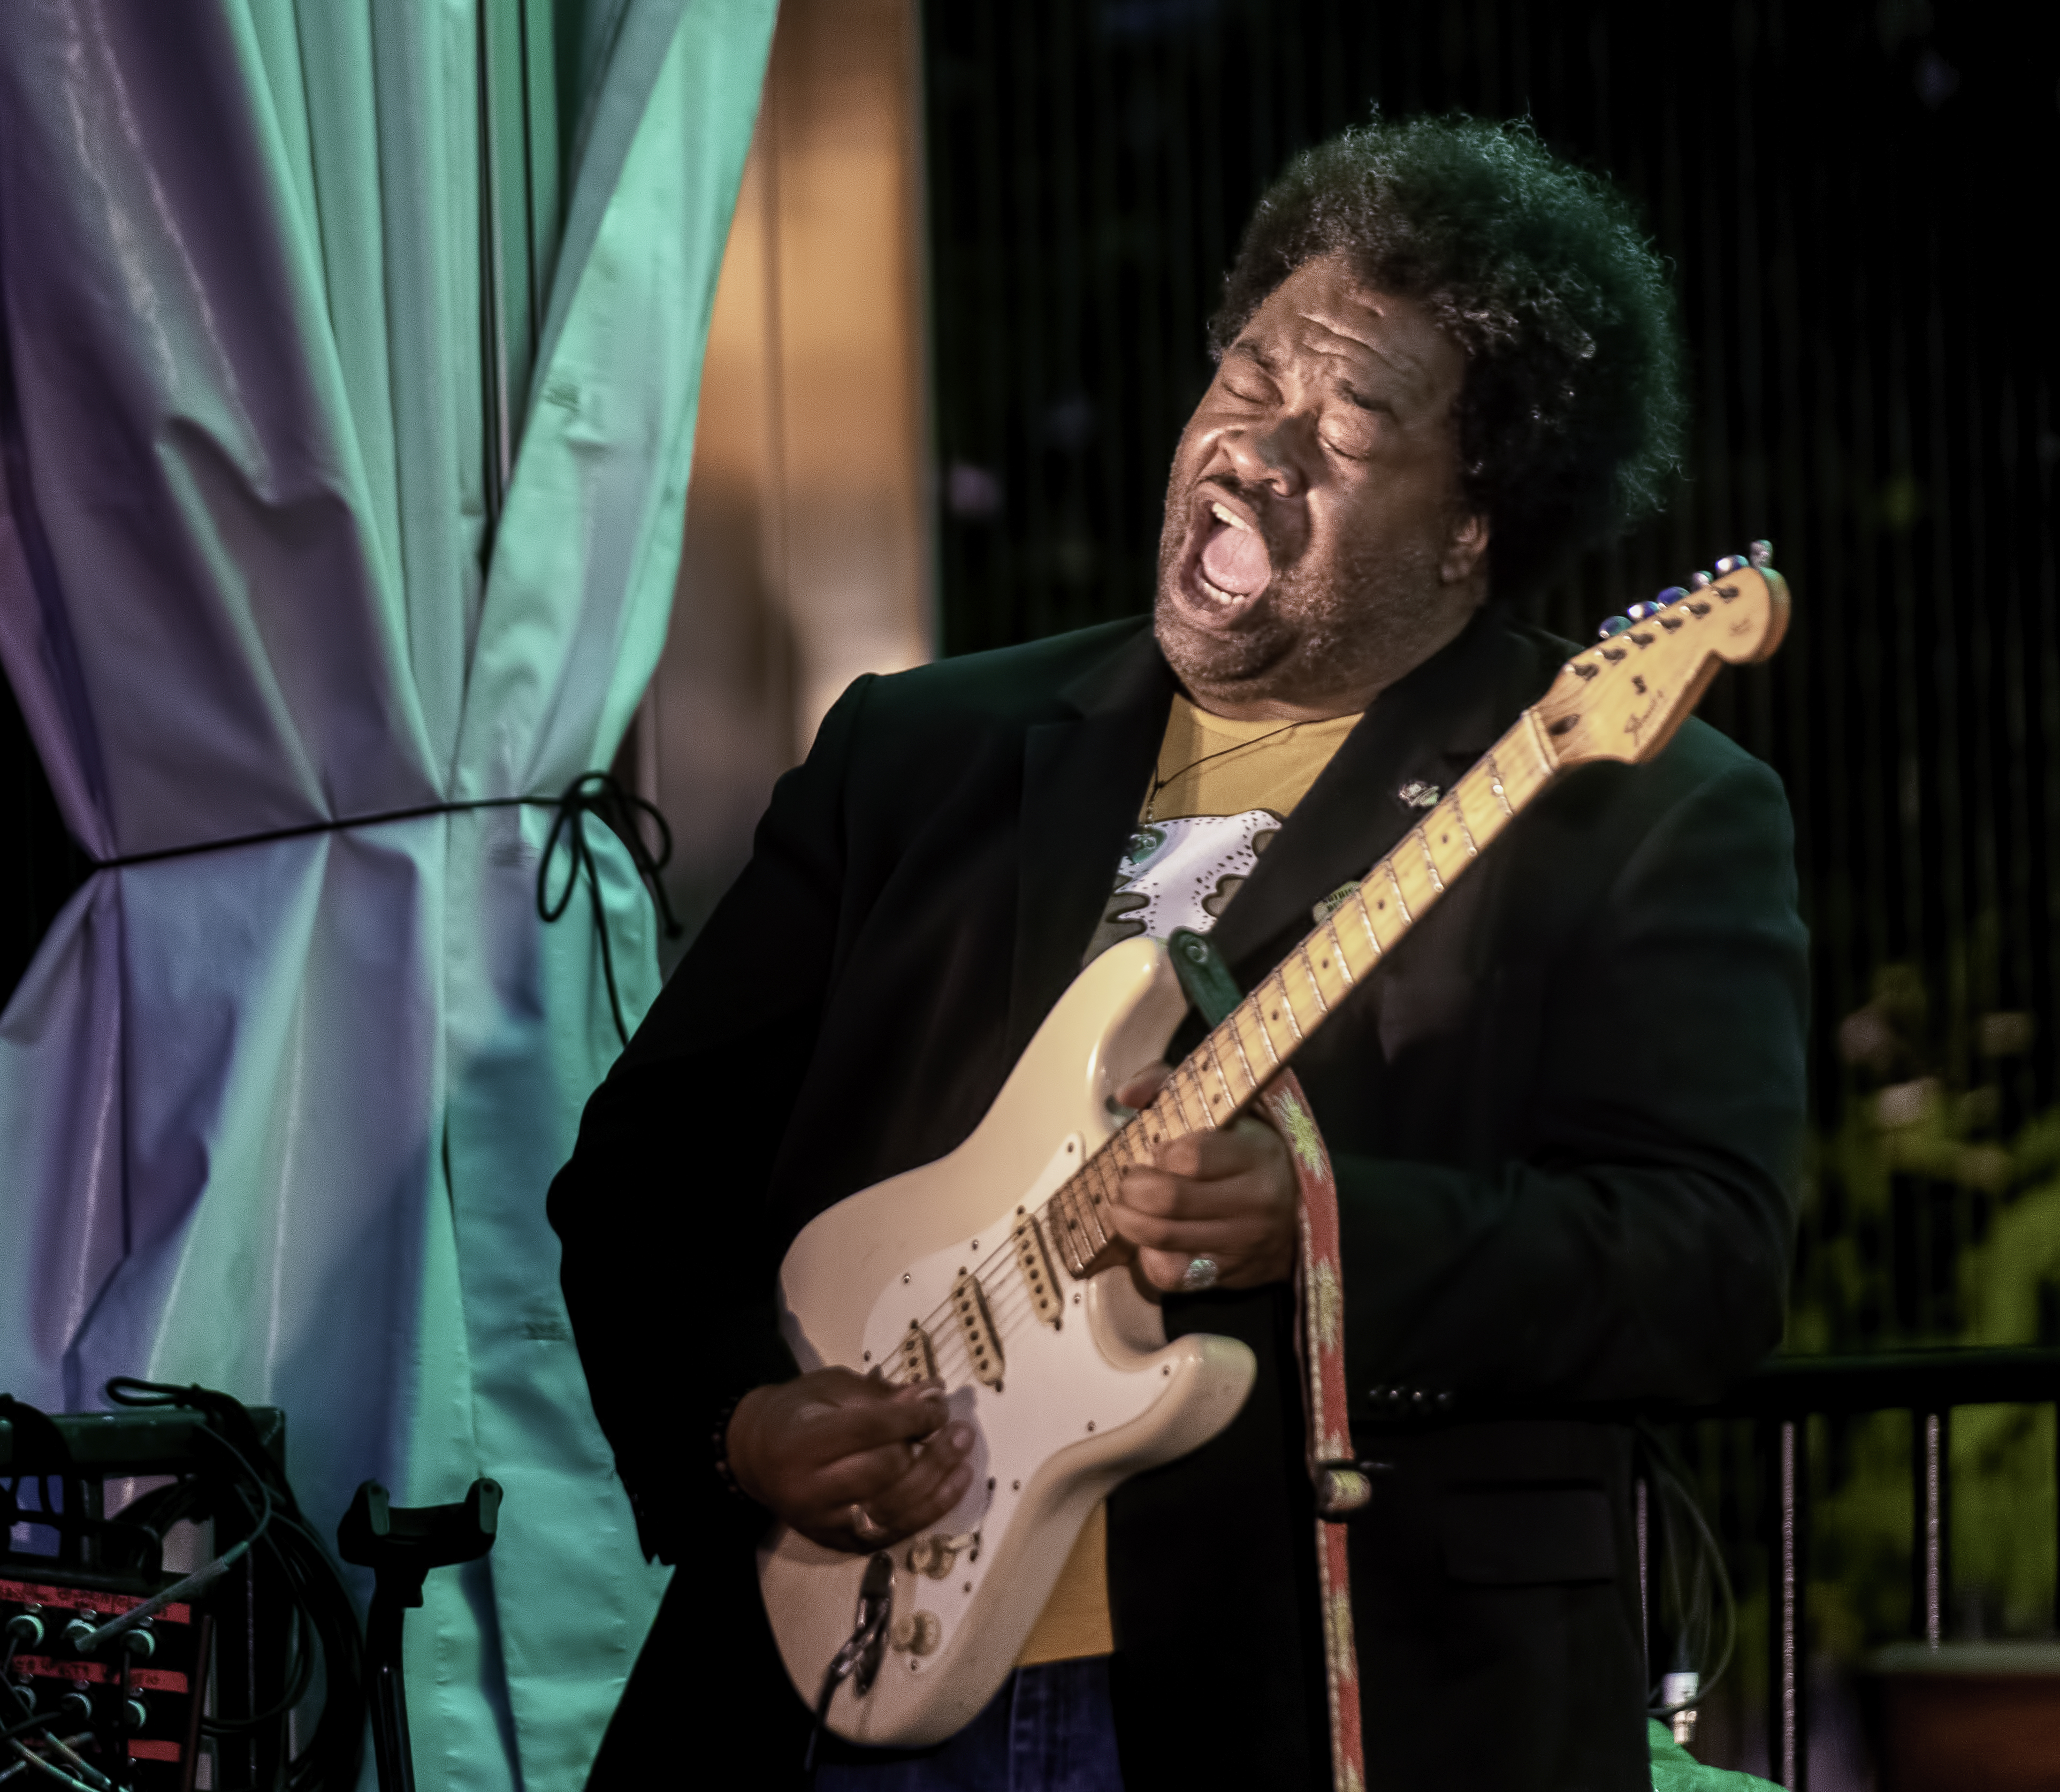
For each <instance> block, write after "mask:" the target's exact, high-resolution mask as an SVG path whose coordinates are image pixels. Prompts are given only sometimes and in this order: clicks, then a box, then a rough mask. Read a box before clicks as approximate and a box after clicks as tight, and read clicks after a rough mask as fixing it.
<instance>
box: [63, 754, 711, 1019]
mask: <svg viewBox="0 0 2060 1792" xmlns="http://www.w3.org/2000/svg"><path fill="white" fill-rule="evenodd" d="M519 808H534V809H555V810H556V811H557V813H556V814H555V815H554V816H553V817H552V818H551V831H550V832H549V834H548V835H547V836H545V840H544V852H543V856H542V857H541V859H539V860H537V915H538V916H540V917H541V919H542V920H544V921H545V923H546V924H548V923H550V922H553V921H555V920H558V919H559V918H560V917H561V916H562V915H563V914H564V913H565V910H566V909H567V908H569V907H570V906H571V905H572V900H573V888H574V886H575V885H577V884H578V882H579V880H580V876H581V872H584V873H585V876H586V884H587V891H588V894H589V899H590V900H591V902H592V904H593V931H594V937H595V939H596V940H597V942H598V943H599V944H600V947H601V977H602V980H603V981H604V982H605V983H606V984H607V985H608V1012H609V1014H610V1015H611V1016H613V1019H614V1021H615V1032H616V1036H617V1038H618V1039H620V1040H621V1041H622V1043H623V1044H625V1045H627V1044H629V1028H628V1027H627V1026H625V1024H624V1023H623V1019H622V997H621V994H620V992H618V991H617V988H616V987H615V952H614V949H613V946H612V945H611V944H610V942H609V933H608V913H607V910H606V909H605V907H604V906H603V905H602V903H601V872H600V870H599V868H597V866H596V865H595V864H594V861H593V848H591V847H589V845H588V844H587V840H586V818H587V817H588V816H589V815H591V816H597V817H598V818H599V819H600V820H601V821H602V822H603V823H604V824H606V825H607V827H608V828H609V829H610V830H611V831H613V833H614V834H615V835H616V836H617V838H618V839H619V840H621V842H622V844H623V846H624V848H625V849H626V850H627V851H628V852H629V860H630V863H631V864H633V865H635V866H636V868H637V877H638V879H639V880H640V881H641V883H642V884H643V885H644V888H645V890H646V891H647V892H649V896H650V898H651V902H652V906H653V908H656V909H657V911H658V916H659V918H660V920H661V921H662V922H663V923H664V924H665V937H666V938H667V939H669V940H677V938H679V936H680V934H681V932H682V931H683V930H682V929H681V926H680V922H679V917H678V916H676V915H675V914H673V904H672V903H671V901H670V900H669V899H668V898H667V896H666V895H665V880H664V878H663V877H662V876H660V873H661V872H663V871H664V870H665V867H666V865H667V864H668V863H669V862H670V860H671V859H672V856H673V830H672V829H671V828H669V827H668V826H667V825H666V823H665V816H663V815H661V814H660V813H659V812H658V808H657V804H653V803H650V802H648V801H646V800H645V799H644V798H643V797H641V796H637V795H636V794H635V792H632V791H628V790H625V789H624V788H622V786H621V784H620V783H619V782H617V780H616V778H615V777H614V776H613V774H612V773H610V772H581V773H580V775H579V776H577V777H576V778H574V779H573V781H572V782H571V783H570V784H567V785H566V786H565V789H564V790H563V791H562V792H561V793H560V794H559V795H557V796H473V797H469V798H467V799H466V800H464V801H462V802H455V803H417V804H414V805H413V807H411V808H404V809H381V810H380V811H379V812H378V813H377V814H376V815H344V816H337V818H336V819H335V820H333V821H303V822H299V823H297V824H295V825H294V826H293V827H290V828H265V830H263V831H262V832H259V833H254V834H234V835H232V836H230V837H229V838H228V839H226V840H198V841H196V842H194V844H192V845H190V846H163V847H159V848H158V849H157V850H156V851H154V852H126V853H124V854H122V856H121V857H119V858H116V859H95V860H94V861H93V868H94V870H95V871H118V870H120V869H121V868H122V867H123V866H124V865H147V864H154V863H156V862H157V861H158V860H160V859H190V858H192V857H193V856H194V855H195V854H197V853H201V852H228V851H229V850H230V848H232V847H238V846H257V845H259V844H262V843H263V842H265V841H266V840H298V839H301V837H303V836H306V835H309V834H334V833H340V832H342V831H343V830H344V829H345V828H376V827H378V826H380V825H381V824H382V823H385V822H388V821H413V820H418V819H419V818H421V816H430V815H456V814H457V813H459V812H461V811H463V810H465V809H519ZM645 820H649V821H651V822H652V823H653V824H655V825H656V827H657V830H658V850H657V852H655V853H654V852H652V850H651V848H650V846H649V844H648V843H647V842H646V841H645V837H644V823H645ZM561 839H562V840H564V842H565V847H566V850H567V852H568V853H569V856H570V858H571V864H570V867H569V869H568V870H567V872H566V873H565V888H563V889H562V890H561V891H560V892H558V895H557V900H552V897H551V895H550V878H551V860H553V858H555V857H556V856H557V851H558V844H559V841H560V840H561Z"/></svg>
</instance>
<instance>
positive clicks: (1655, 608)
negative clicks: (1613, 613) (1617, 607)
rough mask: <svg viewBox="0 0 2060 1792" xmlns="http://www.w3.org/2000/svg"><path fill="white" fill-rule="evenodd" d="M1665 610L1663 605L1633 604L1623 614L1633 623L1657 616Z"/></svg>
mask: <svg viewBox="0 0 2060 1792" xmlns="http://www.w3.org/2000/svg"><path fill="white" fill-rule="evenodd" d="M1666 608H1667V606H1666V605H1664V604H1633V605H1631V608H1630V609H1627V610H1626V611H1625V612H1624V614H1625V615H1626V616H1627V617H1630V618H1631V621H1634V622H1643V621H1645V620H1646V619H1647V617H1655V616H1657V615H1659V613H1660V612H1661V611H1662V610H1663V609H1666Z"/></svg>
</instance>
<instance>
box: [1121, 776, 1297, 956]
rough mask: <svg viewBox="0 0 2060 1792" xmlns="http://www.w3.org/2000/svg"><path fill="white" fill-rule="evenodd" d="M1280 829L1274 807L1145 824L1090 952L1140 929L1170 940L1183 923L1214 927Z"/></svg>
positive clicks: (1126, 855) (1128, 851) (1127, 853)
mask: <svg viewBox="0 0 2060 1792" xmlns="http://www.w3.org/2000/svg"><path fill="white" fill-rule="evenodd" d="M1278 832H1280V816H1277V815H1276V814H1275V813H1274V812H1273V811H1272V810H1271V809H1246V810H1245V811H1244V812H1243V813H1241V814H1239V815H1188V816H1180V817H1179V818H1178V819H1177V820H1169V821H1148V822H1144V823H1141V824H1140V825H1139V827H1138V829H1137V831H1136V832H1135V833H1134V834H1132V836H1130V844H1128V846H1126V847H1125V848H1124V852H1123V857H1122V858H1121V859H1120V860H1119V861H1118V862H1117V864H1116V887H1115V888H1113V889H1112V890H1111V891H1110V892H1109V897H1108V905H1107V906H1106V907H1105V908H1104V909H1103V910H1102V918H1101V925H1100V926H1099V927H1097V928H1096V929H1095V933H1094V937H1093V939H1092V940H1089V941H1088V950H1087V958H1088V959H1089V960H1091V959H1093V958H1096V957H1098V956H1100V954H1101V953H1103V952H1107V951H1108V948H1110V947H1111V946H1112V945H1114V944H1116V942H1117V941H1118V940H1134V939H1136V937H1137V936H1138V935H1139V934H1140V933H1148V934H1150V935H1151V936H1152V938H1153V939H1155V940H1164V938H1165V937H1166V936H1168V934H1170V933H1171V932H1172V931H1173V930H1174V928H1176V927H1184V928H1192V929H1193V930H1194V931H1195V932H1197V933H1206V932H1208V931H1209V929H1210V928H1212V927H1214V926H1215V925H1216V922H1217V920H1219V919H1220V917H1221V916H1222V914H1223V912H1224V909H1225V908H1227V907H1228V906H1229V904H1230V899H1231V898H1232V896H1236V894H1237V892H1238V891H1239V889H1240V887H1241V886H1242V885H1243V884H1244V880H1245V879H1246V878H1248V877H1249V876H1251V875H1252V867H1253V866H1254V865H1256V864H1258V862H1259V855H1260V853H1262V852H1264V851H1265V850H1266V848H1267V845H1268V843H1269V842H1270V841H1271V840H1272V838H1273V836H1275V835H1276V834H1277V833H1278ZM1083 962H1085V960H1083Z"/></svg>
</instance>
